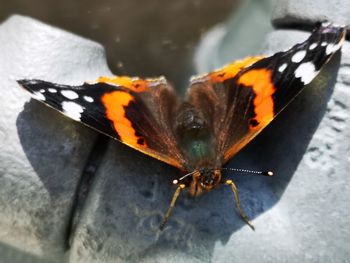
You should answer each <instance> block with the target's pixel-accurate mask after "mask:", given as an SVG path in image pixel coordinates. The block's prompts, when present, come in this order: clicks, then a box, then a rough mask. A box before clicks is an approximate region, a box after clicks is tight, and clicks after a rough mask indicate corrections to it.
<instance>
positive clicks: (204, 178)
mask: <svg viewBox="0 0 350 263" xmlns="http://www.w3.org/2000/svg"><path fill="white" fill-rule="evenodd" d="M220 181H221V170H218V169H206V168H203V169H200V170H196V171H195V172H194V173H193V174H192V180H191V182H190V185H189V193H190V195H192V196H199V195H201V194H202V193H205V192H208V191H210V190H212V189H214V188H215V187H216V186H217V185H218V184H219V183H220Z"/></svg>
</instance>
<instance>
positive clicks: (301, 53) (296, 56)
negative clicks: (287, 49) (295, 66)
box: [292, 50, 306, 63]
mask: <svg viewBox="0 0 350 263" xmlns="http://www.w3.org/2000/svg"><path fill="white" fill-rule="evenodd" d="M305 56H306V51H305V50H300V51H298V52H297V53H295V54H294V55H293V57H292V62H295V63H299V62H300V61H302V60H303V58H304V57H305Z"/></svg>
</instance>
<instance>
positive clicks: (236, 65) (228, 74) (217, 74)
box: [209, 56, 264, 82]
mask: <svg viewBox="0 0 350 263" xmlns="http://www.w3.org/2000/svg"><path fill="white" fill-rule="evenodd" d="M263 58H264V56H258V57H247V58H245V59H243V60H238V61H235V62H233V63H231V64H228V65H227V66H225V67H223V68H222V69H219V70H217V71H213V72H211V73H209V77H210V79H211V80H212V81H213V82H222V81H224V80H226V79H230V78H233V77H235V76H236V75H237V73H238V72H240V71H241V70H242V69H244V68H246V67H248V66H250V65H252V64H253V63H255V62H257V61H259V60H261V59H263Z"/></svg>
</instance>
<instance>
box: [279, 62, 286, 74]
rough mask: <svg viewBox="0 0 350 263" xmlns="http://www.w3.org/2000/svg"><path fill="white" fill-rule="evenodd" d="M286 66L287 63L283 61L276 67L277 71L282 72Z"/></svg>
mask: <svg viewBox="0 0 350 263" xmlns="http://www.w3.org/2000/svg"><path fill="white" fill-rule="evenodd" d="M286 68H287V63H284V64H282V65H281V66H280V67H279V68H278V71H279V72H281V73H282V72H283V71H284V70H285V69H286Z"/></svg>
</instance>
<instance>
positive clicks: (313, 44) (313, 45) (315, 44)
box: [309, 43, 317, 50]
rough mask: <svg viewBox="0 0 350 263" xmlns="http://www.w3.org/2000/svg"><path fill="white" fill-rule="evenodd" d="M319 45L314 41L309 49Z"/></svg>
mask: <svg viewBox="0 0 350 263" xmlns="http://www.w3.org/2000/svg"><path fill="white" fill-rule="evenodd" d="M316 47H317V43H312V44H311V45H310V46H309V49H310V50H313V49H315V48H316Z"/></svg>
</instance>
